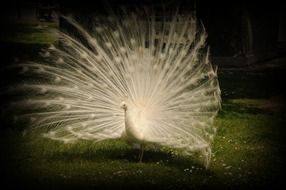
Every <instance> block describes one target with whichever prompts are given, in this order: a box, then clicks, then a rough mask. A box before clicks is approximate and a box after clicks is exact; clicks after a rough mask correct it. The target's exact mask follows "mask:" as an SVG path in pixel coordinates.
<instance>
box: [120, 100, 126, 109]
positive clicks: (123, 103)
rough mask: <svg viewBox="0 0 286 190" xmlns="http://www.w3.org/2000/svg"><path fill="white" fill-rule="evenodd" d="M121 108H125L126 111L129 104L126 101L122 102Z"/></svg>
mask: <svg viewBox="0 0 286 190" xmlns="http://www.w3.org/2000/svg"><path fill="white" fill-rule="evenodd" d="M121 108H122V109H124V110H125V111H126V110H127V104H126V103H125V102H124V101H123V102H121Z"/></svg>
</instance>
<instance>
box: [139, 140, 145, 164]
mask: <svg viewBox="0 0 286 190" xmlns="http://www.w3.org/2000/svg"><path fill="white" fill-rule="evenodd" d="M143 153H144V145H143V144H140V153H139V158H140V159H139V163H141V162H142V159H143Z"/></svg>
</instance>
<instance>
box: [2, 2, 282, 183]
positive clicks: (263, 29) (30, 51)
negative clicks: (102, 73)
mask: <svg viewBox="0 0 286 190" xmlns="http://www.w3.org/2000/svg"><path fill="white" fill-rule="evenodd" d="M162 4H163V5H164V6H165V11H167V12H168V10H173V9H174V8H175V7H180V9H179V11H180V13H181V14H189V13H192V14H194V15H196V16H197V18H198V19H200V20H201V21H202V23H203V24H204V26H205V28H206V31H207V33H208V39H207V43H208V45H209V46H210V53H211V57H210V58H211V61H212V63H213V64H214V65H218V67H219V74H218V76H219V81H220V86H221V90H222V98H223V103H224V101H225V100H226V101H227V100H228V99H232V98H264V99H270V100H271V101H272V100H275V103H277V104H278V105H279V109H281V110H282V111H281V110H280V111H279V114H281V115H284V116H285V90H284V89H285V83H284V81H285V65H286V54H285V53H286V31H285V30H286V29H285V27H286V15H285V12H286V9H285V7H286V6H285V5H283V3H282V2H279V1H257V2H252V3H250V2H245V1H206V0H203V1H201V0H197V1H194V0H190V1H187V0H166V1H154V0H153V1H151V0H109V1H108V3H107V2H106V1H96V0H94V1H92V0H81V1H69V0H54V1H43V0H25V1H16V0H10V1H3V2H1V6H0V21H1V23H2V26H3V27H1V29H0V64H1V65H0V69H1V75H0V90H1V94H0V107H1V115H0V119H1V123H0V125H1V126H0V127H1V129H0V132H2V131H5V130H6V129H9V128H13V127H14V126H13V125H12V124H11V118H10V115H9V114H7V111H6V107H7V103H9V101H10V99H11V97H10V96H7V95H3V94H2V92H3V91H4V90H5V89H6V88H7V87H9V86H10V84H12V83H13V82H15V81H18V80H21V78H18V76H15V75H14V74H13V73H11V72H9V71H6V70H5V71H3V69H4V68H6V67H7V66H9V65H12V64H14V63H15V62H17V61H19V60H20V61H21V60H30V59H35V58H37V57H38V52H39V51H41V50H42V49H44V48H47V47H48V45H47V44H45V43H43V44H30V43H17V42H13V41H10V40H7V39H6V37H5V36H7V35H8V34H9V36H10V37H11V36H12V38H13V32H14V31H16V30H17V31H18V30H19V31H21V30H22V29H21V28H20V29H19V28H17V29H11V28H9V27H5V26H10V25H12V24H13V23H15V22H25V21H29V20H33V21H35V22H37V23H39V24H41V23H56V24H58V26H59V28H60V29H66V28H68V26H67V25H66V24H65V23H64V21H63V20H61V19H59V18H58V17H57V16H56V14H55V13H60V14H63V15H70V14H72V15H74V16H75V17H77V18H78V19H82V20H84V21H88V20H90V19H92V18H93V17H94V16H96V15H97V14H106V12H107V10H108V9H109V7H111V8H112V9H113V10H114V11H116V10H118V9H119V7H120V6H125V7H128V8H129V9H130V10H133V9H135V8H136V7H140V6H147V7H148V6H149V7H154V8H155V9H156V12H157V14H158V15H166V12H164V11H163V9H162ZM167 15H168V13H167ZM87 23H88V22H87ZM23 30H24V29H23ZM15 37H16V35H15ZM231 109H234V110H236V109H240V108H231ZM226 110H227V111H229V110H228V108H227V106H226ZM227 111H225V112H227ZM239 111H241V110H239ZM255 111H256V110H255ZM241 112H244V110H242V111H241ZM267 113H269V114H270V115H271V114H272V111H271V110H267ZM222 115H223V114H222ZM279 116H280V115H279ZM281 120H282V119H281ZM283 121H284V120H283ZM284 123H285V122H284ZM271 130H272V129H271V128H269V131H271ZM276 130H278V129H276ZM278 132H279V133H281V139H282V137H285V129H284V126H282V125H281V126H280V128H279V131H278ZM4 134H5V133H4ZM2 136H3V135H1V137H2ZM281 139H280V140H281ZM280 140H279V142H278V141H277V142H278V143H280V144H282V143H284V144H285V139H282V140H281V141H280ZM11 141H12V143H13V139H12V140H11ZM6 142H7V141H5V140H2V141H0V143H1V146H2V147H4V148H3V149H4V151H1V154H2V153H3V154H7V153H9V152H12V151H11V150H12V148H10V147H9V146H8V145H7V146H6V144H5V143H6ZM9 142H10V139H9ZM2 147H1V148H2ZM283 148H284V149H283V150H282V149H281V150H282V151H281V153H280V154H281V157H282V154H283V153H285V146H283ZM277 149H278V148H277ZM279 151H280V149H279ZM10 154H11V153H10ZM279 156H280V155H279ZM283 158H284V157H283ZM12 162H13V160H10V165H12V164H13V163H12ZM11 163H12V164H11ZM2 164H4V165H5V164H6V163H2ZM15 164H16V163H15ZM17 164H18V163H17ZM17 164H16V165H15V169H16V168H17ZM269 167H271V166H269ZM275 167H277V165H275ZM278 167H279V166H278ZM278 169H279V168H278ZM281 170H282V169H281ZM281 170H280V171H281ZM284 171H285V170H282V172H284ZM275 175H276V174H275ZM277 175H278V176H279V177H281V179H276V180H277V181H278V180H280V182H282V178H283V177H284V174H281V175H280V174H277ZM14 183H17V179H15V181H14Z"/></svg>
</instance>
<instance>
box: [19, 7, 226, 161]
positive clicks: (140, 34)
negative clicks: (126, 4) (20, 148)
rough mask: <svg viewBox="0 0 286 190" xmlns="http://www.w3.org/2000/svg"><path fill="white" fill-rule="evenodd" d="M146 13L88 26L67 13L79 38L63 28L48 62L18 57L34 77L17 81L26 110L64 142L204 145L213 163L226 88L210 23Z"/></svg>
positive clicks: (98, 20)
mask: <svg viewBox="0 0 286 190" xmlns="http://www.w3.org/2000/svg"><path fill="white" fill-rule="evenodd" d="M143 13H144V14H142V12H141V13H140V14H137V13H130V14H127V13H126V14H123V15H121V16H118V15H117V16H112V15H111V16H109V17H104V16H101V17H97V18H96V20H95V21H94V25H93V27H92V30H91V31H89V32H88V31H87V30H85V29H84V28H83V27H82V26H81V25H80V24H78V23H77V22H76V21H74V20H73V19H71V18H65V19H66V21H67V22H68V23H69V24H70V25H72V26H73V27H74V28H75V29H77V31H78V33H79V35H80V36H81V39H78V38H75V37H72V36H71V35H68V34H66V33H61V32H60V35H59V38H60V42H61V43H60V46H58V47H55V46H52V47H51V48H50V49H49V50H48V51H47V52H46V53H44V54H43V56H44V57H45V59H46V61H43V62H41V63H37V62H30V63H24V64H20V66H21V67H22V68H23V69H22V70H21V72H22V73H23V74H24V75H27V76H31V77H32V78H33V79H34V80H27V81H26V82H25V84H22V85H19V86H18V87H16V89H17V90H24V91H25V92H28V99H25V100H24V101H20V102H17V103H16V104H17V105H21V106H19V107H21V108H25V110H26V111H25V112H23V113H22V114H21V117H23V118H30V121H31V126H32V129H45V130H46V129H48V131H46V132H44V135H45V136H46V137H48V138H51V139H55V140H62V141H64V142H66V143H69V142H75V141H77V140H79V139H87V140H93V141H100V140H105V139H112V138H124V139H126V140H127V141H128V142H135V143H140V144H147V143H155V144H158V145H164V146H170V147H173V148H179V149H182V150H184V152H185V153H191V152H194V151H195V152H200V153H202V155H203V156H204V158H205V161H206V164H208V163H209V160H210V155H211V142H212V140H213V137H214V135H215V132H216V128H215V127H214V125H213V120H214V117H215V116H216V114H217V112H218V109H219V107H220V89H219V85H218V81H217V73H216V70H214V69H213V67H212V65H211V63H210V62H209V59H208V57H209V53H208V50H205V40H206V33H205V31H204V28H203V27H199V26H198V24H197V22H196V20H195V19H194V18H193V17H191V16H184V17H182V16H180V15H178V14H174V15H173V16H172V17H171V19H167V18H163V19H162V20H161V21H157V20H156V19H155V15H154V14H153V13H150V12H148V11H146V12H143ZM27 110H29V111H27Z"/></svg>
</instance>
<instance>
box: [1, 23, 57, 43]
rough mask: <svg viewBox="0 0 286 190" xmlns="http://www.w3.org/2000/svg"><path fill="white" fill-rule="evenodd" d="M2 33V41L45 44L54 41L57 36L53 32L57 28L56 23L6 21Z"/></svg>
mask: <svg viewBox="0 0 286 190" xmlns="http://www.w3.org/2000/svg"><path fill="white" fill-rule="evenodd" d="M2 28H3V30H2V33H1V35H0V41H1V42H9V43H20V44H38V45H45V44H51V43H54V42H55V41H56V40H57V36H56V35H55V34H54V33H53V32H51V31H52V30H54V29H57V28H58V26H57V24H56V23H32V22H31V23H27V22H14V23H4V24H3V25H2Z"/></svg>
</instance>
